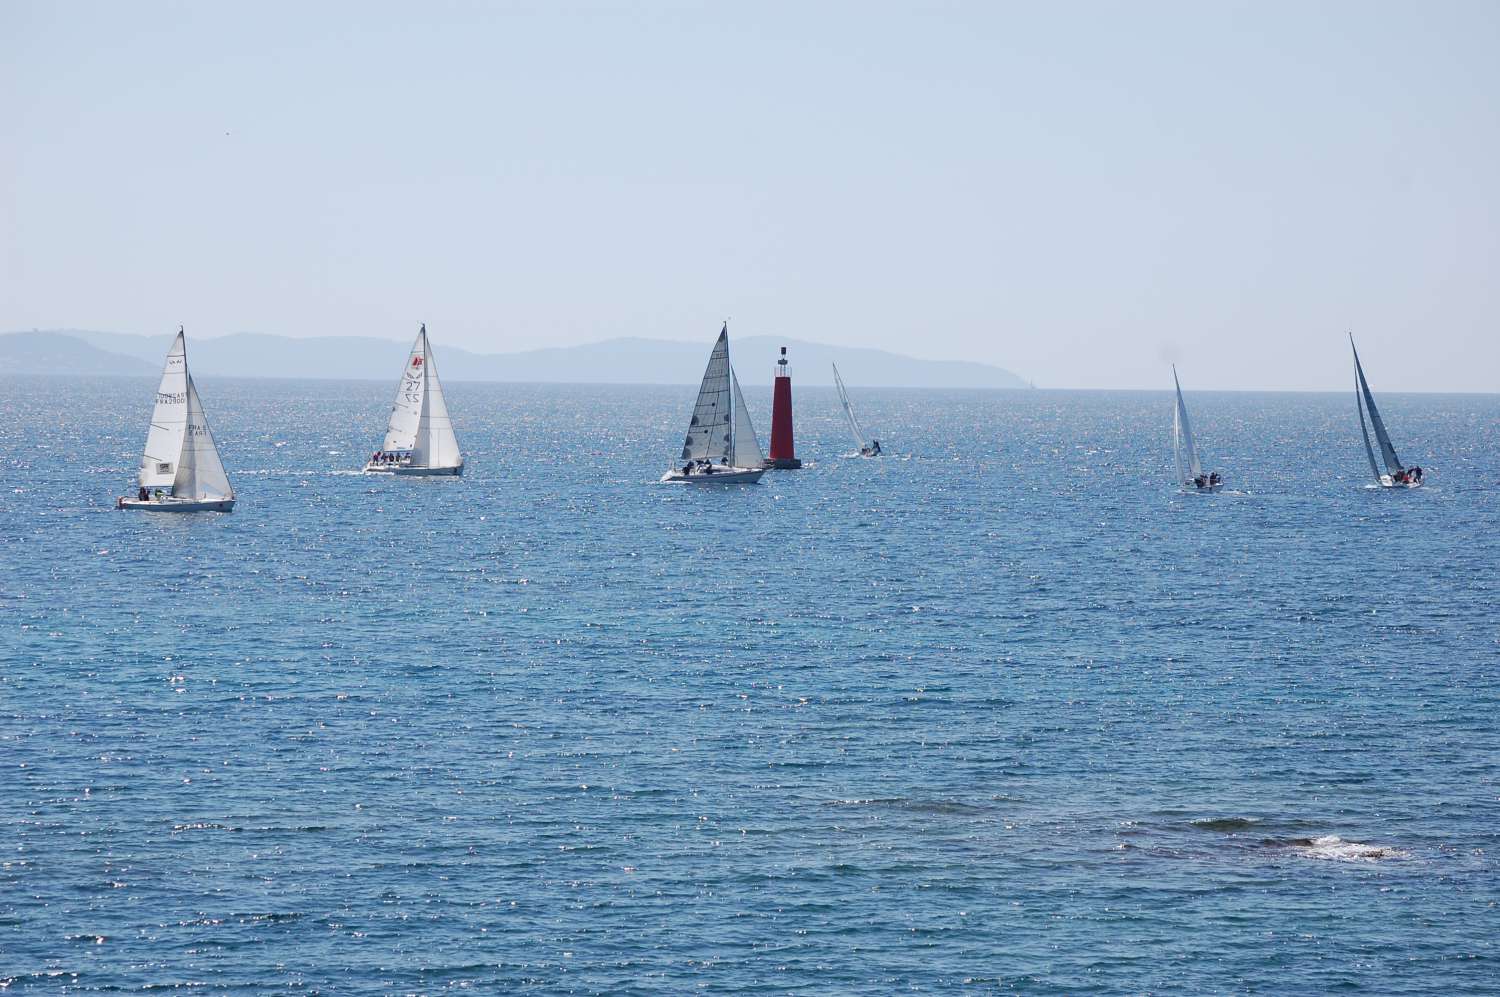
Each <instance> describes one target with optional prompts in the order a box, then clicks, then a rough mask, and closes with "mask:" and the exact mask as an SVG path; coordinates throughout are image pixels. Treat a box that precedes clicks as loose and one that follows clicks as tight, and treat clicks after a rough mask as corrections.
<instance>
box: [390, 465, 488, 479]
mask: <svg viewBox="0 0 1500 997" xmlns="http://www.w3.org/2000/svg"><path fill="white" fill-rule="evenodd" d="M365 473H366V474H391V475H400V476H403V477H408V478H435V477H445V478H456V477H458V476H459V475H460V474H463V473H464V466H463V465H462V464H459V465H458V466H457V467H411V466H403V465H400V464H366V465H365Z"/></svg>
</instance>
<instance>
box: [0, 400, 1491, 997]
mask: <svg viewBox="0 0 1500 997" xmlns="http://www.w3.org/2000/svg"><path fill="white" fill-rule="evenodd" d="M199 387H200V390H201V392H202V395H203V398H204V402H205V405H206V406H207V409H208V414H209V418H210V421H211V423H212V425H213V427H214V429H215V432H216V435H217V436H218V439H219V443H220V447H221V450H222V451H223V455H224V462H225V464H226V466H227V467H228V469H229V473H230V475H231V477H232V478H233V480H234V482H235V485H236V488H237V490H238V492H239V497H240V498H239V504H238V507H237V508H236V510H235V512H234V513H233V514H232V515H215V514H202V515H192V516H178V517H171V516H163V515H151V514H142V513H122V512H116V511H115V510H114V509H113V508H112V504H113V501H114V497H115V496H116V495H119V494H124V493H125V491H126V490H127V489H128V488H129V487H130V479H131V475H132V473H133V471H134V467H135V463H136V459H137V454H138V452H139V447H140V445H141V442H142V441H143V440H144V437H145V426H146V421H147V418H148V415H149V402H150V396H151V391H152V388H153V385H152V383H151V382H150V381H141V380H134V379H116V380H97V381H87V380H61V379H59V380H46V379H36V380H22V381H19V382H17V383H15V384H13V386H12V391H11V392H10V393H9V394H8V395H7V396H6V398H5V399H4V400H3V401H0V416H3V418H0V448H3V458H4V464H5V467H6V468H7V474H6V480H5V482H4V488H3V491H0V556H3V564H0V566H3V571H0V628H3V640H0V988H3V986H4V985H6V984H8V985H9V987H10V989H11V990H12V991H30V990H33V989H35V990H37V991H56V990H60V989H64V988H67V989H73V990H78V991H95V990H100V991H113V990H137V989H145V988H148V987H151V988H201V989H203V990H205V991H208V992H214V993H220V992H241V993H248V992H259V991H277V992H323V993H359V992H364V993H381V992H415V991H422V992H432V991H443V990H448V989H459V988H463V987H473V988H475V989H477V990H484V991H525V990H536V991H546V992H550V991H564V992H578V993H589V992H605V991H610V992H614V991H621V990H629V989H632V988H636V989H639V990H643V991H658V992H661V991H665V992H685V991H687V990H689V989H692V988H700V987H701V988H707V989H709V990H710V991H714V992H746V993H750V992H761V991H777V992H782V991H794V992H804V993H805V992H845V991H857V992H870V993H875V992H885V991H895V990H907V989H917V990H949V989H958V988H962V987H964V986H965V985H967V986H969V987H971V988H973V989H977V990H980V991H1000V992H1020V993H1034V994H1079V993H1099V994H1112V993H1121V994H1136V993H1208V992H1221V993H1242V992H1256V993H1329V992H1336V991H1349V992H1371V993H1394V992H1406V993H1421V994H1433V995H1440V994H1473V993H1484V992H1488V993H1494V992H1497V991H1500V950H1497V941H1496V939H1497V938H1500V906H1497V905H1500V870H1497V865H1496V862H1497V857H1500V783H1497V774H1500V619H1497V609H1500V594H1497V585H1500V578H1497V575H1500V538H1497V527H1500V500H1497V495H1500V398H1496V397H1475V396H1468V397H1460V396H1446V397H1445V396H1402V395H1382V396H1381V404H1382V411H1383V414H1384V415H1385V416H1386V419H1387V421H1388V422H1389V424H1390V425H1391V427H1392V431H1393V433H1394V435H1395V436H1396V442H1397V445H1398V449H1399V450H1400V451H1401V453H1402V455H1403V456H1404V457H1406V458H1407V459H1408V460H1411V461H1415V462H1417V463H1420V464H1422V465H1423V466H1424V467H1426V468H1429V469H1430V473H1429V475H1428V481H1429V486H1428V487H1426V488H1423V489H1421V490H1417V491H1410V492H1407V491H1402V492H1382V491H1377V490H1374V489H1370V488H1367V487H1365V485H1366V480H1367V476H1368V474H1367V469H1366V468H1365V466H1364V456H1363V453H1362V450H1361V449H1360V444H1359V442H1358V436H1357V432H1358V429H1357V423H1356V422H1355V419H1356V416H1355V409H1354V401H1353V398H1352V396H1348V397H1346V396H1344V395H1339V396H1332V395H1330V396H1316V395H1246V394H1237V395H1228V394H1224V395H1218V394H1200V395H1192V396H1190V397H1189V405H1190V406H1192V408H1193V414H1194V417H1195V420H1196V426H1195V428H1196V430H1197V431H1198V435H1199V437H1200V440H1201V443H1202V445H1203V447H1204V449H1205V451H1206V455H1207V458H1208V462H1209V463H1210V464H1211V465H1212V466H1213V467H1216V468H1218V469H1220V470H1222V471H1223V472H1224V473H1225V475H1226V477H1227V478H1228V480H1229V484H1230V487H1231V488H1232V489H1236V490H1237V493H1225V494H1222V495H1218V496H1213V497H1200V496H1178V495H1175V494H1174V493H1173V491H1172V489H1171V486H1170V485H1169V481H1168V479H1169V478H1170V476H1171V460H1172V458H1171V452H1170V449H1169V440H1168V436H1169V433H1170V427H1171V401H1170V397H1169V395H1168V394H1167V393H1166V392H1162V393H1160V394H1144V393H1142V394H1100V393H1067V392H1045V391H1030V392H918V391H904V392H903V391H861V390H859V389H858V388H855V389H854V390H855V395H856V403H857V404H859V405H860V406H861V409H862V411H861V416H862V418H863V421H864V422H865V423H866V424H867V426H868V427H869V428H871V429H872V430H877V431H878V435H879V436H880V437H881V439H882V441H883V442H884V443H885V444H886V446H887V447H888V448H889V449H891V450H895V451H899V452H900V455H898V456H892V457H886V458H882V459H878V460H857V459H843V458H841V457H840V456H839V455H840V453H841V452H843V451H846V450H848V449H849V441H847V440H846V439H845V437H844V435H843V433H842V431H841V427H840V425H839V424H838V422H837V421H836V419H835V416H836V410H835V406H834V400H833V397H832V394H831V392H829V391H826V390H817V389H800V388H799V389H798V417H799V420H800V423H799V426H798V433H799V450H800V451H801V454H802V456H803V457H804V459H809V458H810V459H811V461H812V463H814V464H815V465H816V466H815V467H812V468H809V469H805V470H802V471H800V472H780V473H774V472H773V473H769V474H767V476H766V478H765V479H764V481H763V482H762V483H761V484H760V485H759V486H755V487H738V488H694V487H684V486H668V485H658V484H655V483H654V482H655V479H656V478H657V477H658V476H659V475H660V473H661V471H662V470H663V469H664V468H665V466H666V464H667V460H668V457H669V455H670V454H671V453H672V452H673V449H674V446H675V445H676V444H677V443H678V441H679V440H680V437H681V432H682V426H683V424H684V423H685V420H686V418H687V415H688V411H689V408H690V406H691V402H692V389H691V388H583V387H558V386H507V385H478V384H465V383H462V382H456V383H453V384H451V385H449V386H448V395H449V400H450V405H451V406H452V408H453V411H454V415H455V422H456V424H457V427H458V431H459V439H460V443H461V444H462V445H463V447H464V449H465V451H466V453H467V454H468V460H469V464H468V469H467V473H466V474H465V476H464V477H463V478H462V479H461V480H457V481H454V480H442V481H440V480H429V481H422V480H409V479H403V480H392V479H371V478H366V477H361V476H359V475H357V474H352V473H350V471H351V469H354V468H357V467H359V465H360V463H361V461H362V458H363V457H364V456H365V455H366V454H368V453H369V452H370V451H371V450H373V449H374V448H375V446H376V445H377V443H378V440H379V436H380V431H381V429H382V427H383V416H384V413H385V411H386V408H387V406H388V404H389V395H390V393H391V386H390V385H386V384H364V383H331V382H330V383H318V382H311V381H302V382H292V381H288V382H266V381H235V380H227V379H222V378H220V379H213V378H210V379H202V380H201V381H200V385H199ZM751 394H752V396H753V397H752V401H751V405H752V408H754V409H755V415H756V420H757V425H758V426H759V427H760V430H761V434H762V437H763V438H764V437H765V436H766V435H767V433H766V430H767V429H768V423H767V417H766V407H767V405H768V396H769V392H768V391H766V390H764V389H755V390H753V391H752V392H751Z"/></svg>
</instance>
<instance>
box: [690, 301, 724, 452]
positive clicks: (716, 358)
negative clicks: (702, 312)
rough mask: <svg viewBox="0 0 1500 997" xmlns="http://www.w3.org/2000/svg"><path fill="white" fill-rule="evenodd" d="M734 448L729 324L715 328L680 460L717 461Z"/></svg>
mask: <svg viewBox="0 0 1500 997" xmlns="http://www.w3.org/2000/svg"><path fill="white" fill-rule="evenodd" d="M733 450H734V422H733V405H732V404H731V402H730V387H729V324H728V323H725V325H724V328H723V329H722V330H721V331H720V332H719V339H718V341H717V342H715V343H714V349H713V352H712V353H710V354H709V355H708V368H707V369H706V370H704V372H703V383H702V384H701V385H700V386H699V387H698V401H697V402H696V403H695V404H694V405H693V418H692V420H691V421H690V422H689V423H688V431H687V439H686V440H684V441H683V444H682V459H683V460H706V461H719V460H721V459H724V458H727V457H729V455H730V454H731V453H732V452H733Z"/></svg>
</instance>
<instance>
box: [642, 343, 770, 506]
mask: <svg viewBox="0 0 1500 997" xmlns="http://www.w3.org/2000/svg"><path fill="white" fill-rule="evenodd" d="M680 459H681V460H682V462H683V463H682V466H681V467H678V466H675V464H674V466H673V468H672V469H671V470H670V471H668V472H667V473H666V474H664V475H662V479H661V480H662V481H681V482H687V483H690V484H708V485H734V484H753V483H754V482H757V481H759V480H760V476H761V475H762V474H765V473H766V471H765V468H764V467H763V466H762V465H763V464H764V462H765V458H764V457H763V456H762V455H761V452H760V443H759V442H758V441H757V440H756V439H755V427H754V426H753V425H751V423H750V410H749V409H748V408H746V407H745V396H744V395H743V394H741V393H740V382H739V378H737V377H735V376H734V367H733V366H731V365H730V363H729V323H727V322H726V323H724V328H723V329H721V330H720V331H719V338H718V341H717V342H715V343H714V348H713V352H712V353H710V354H709V355H708V367H707V369H705V370H704V372H703V383H702V384H701V385H699V387H698V401H697V402H696V403H695V404H694V405H693V416H692V418H691V419H690V420H689V421H688V430H687V438H686V439H685V440H684V441H683V444H682V456H681V458H680Z"/></svg>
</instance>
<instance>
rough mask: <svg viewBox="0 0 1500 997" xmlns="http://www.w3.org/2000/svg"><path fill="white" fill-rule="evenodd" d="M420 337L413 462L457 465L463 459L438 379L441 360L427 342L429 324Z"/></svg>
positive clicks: (437, 465)
mask: <svg viewBox="0 0 1500 997" xmlns="http://www.w3.org/2000/svg"><path fill="white" fill-rule="evenodd" d="M417 340H418V342H419V344H420V345H421V349H422V358H421V359H422V363H421V369H422V375H421V376H422V381H423V388H422V406H421V409H420V410H419V412H418V415H417V431H416V435H415V437H414V439H413V440H412V445H411V451H412V454H411V462H412V464H414V465H415V466H417V467H457V466H458V465H459V464H460V463H462V461H463V459H462V457H461V456H460V455H459V452H458V437H457V436H455V435H454V434H453V420H452V419H450V418H448V402H447V401H446V400H445V399H444V398H443V384H442V382H441V381H439V380H438V372H437V361H436V360H435V359H434V358H433V355H432V347H431V345H430V344H429V343H428V342H427V326H425V325H424V326H422V331H421V332H420V333H418V334H417ZM409 367H410V364H408V368H409Z"/></svg>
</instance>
